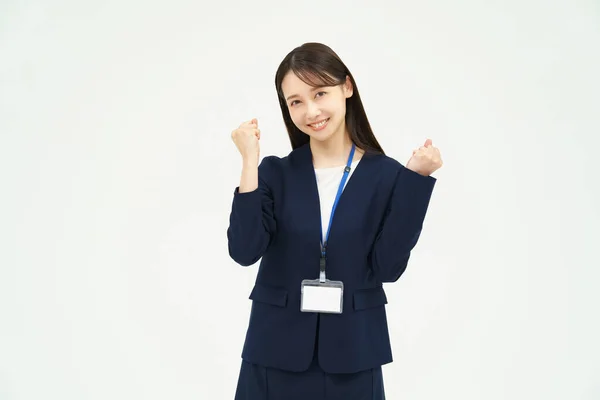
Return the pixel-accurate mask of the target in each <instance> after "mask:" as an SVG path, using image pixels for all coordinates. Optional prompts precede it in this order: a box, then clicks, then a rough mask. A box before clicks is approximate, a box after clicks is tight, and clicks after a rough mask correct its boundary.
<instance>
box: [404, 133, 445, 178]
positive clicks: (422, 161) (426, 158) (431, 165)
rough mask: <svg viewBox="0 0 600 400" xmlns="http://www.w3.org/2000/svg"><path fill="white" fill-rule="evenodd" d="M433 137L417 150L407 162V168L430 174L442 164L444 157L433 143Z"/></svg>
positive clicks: (425, 174)
mask: <svg viewBox="0 0 600 400" xmlns="http://www.w3.org/2000/svg"><path fill="white" fill-rule="evenodd" d="M431 143H432V142H431V139H427V140H426V141H425V144H424V145H423V146H421V147H419V148H418V149H416V150H415V151H413V155H412V157H411V158H410V160H408V163H406V168H408V169H410V170H411V171H414V172H416V173H418V174H421V175H424V176H429V175H431V174H432V173H434V172H435V171H437V170H438V169H439V168H440V167H441V166H442V164H443V163H442V157H441V155H440V151H439V150H438V149H437V147H434V146H433V145H432V144H431Z"/></svg>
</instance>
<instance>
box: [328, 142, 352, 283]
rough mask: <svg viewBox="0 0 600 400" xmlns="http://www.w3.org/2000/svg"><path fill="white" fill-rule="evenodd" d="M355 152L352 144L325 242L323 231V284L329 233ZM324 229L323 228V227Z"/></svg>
mask: <svg viewBox="0 0 600 400" xmlns="http://www.w3.org/2000/svg"><path fill="white" fill-rule="evenodd" d="M354 150H356V145H355V144H354V143H352V150H350V155H349V156H348V162H347V163H346V168H344V175H342V180H341V182H340V186H339V187H338V191H337V194H336V196H335V201H334V202H333V208H332V209H331V216H330V217H329V226H328V227H327V233H326V234H325V241H323V229H321V261H320V277H319V280H320V281H321V282H325V264H326V261H325V260H326V257H327V240H328V239H329V231H330V230H331V222H332V221H333V214H335V209H336V207H337V204H338V202H339V201H340V197H341V196H342V191H343V190H344V185H345V184H346V180H348V175H349V174H350V169H351V168H350V166H351V165H352V159H353V158H354ZM321 228H322V227H321Z"/></svg>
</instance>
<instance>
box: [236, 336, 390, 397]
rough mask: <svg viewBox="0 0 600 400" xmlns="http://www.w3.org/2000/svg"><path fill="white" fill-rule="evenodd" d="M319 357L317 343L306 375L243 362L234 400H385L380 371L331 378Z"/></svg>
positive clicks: (372, 370) (378, 368)
mask: <svg viewBox="0 0 600 400" xmlns="http://www.w3.org/2000/svg"><path fill="white" fill-rule="evenodd" d="M317 337H318V335H317ZM317 354H318V342H317V343H315V350H314V355H313V361H312V364H311V365H310V367H309V368H308V370H306V371H303V372H290V371H284V370H280V369H275V368H268V367H263V366H260V365H256V364H252V363H249V362H247V361H245V360H242V366H241V369H240V375H239V378H238V384H237V389H236V393H235V400H385V393H384V388H383V374H382V370H381V367H377V368H373V369H369V370H366V371H360V372H356V373H352V374H330V373H327V372H325V371H323V370H322V369H321V367H320V366H319V363H318V356H317Z"/></svg>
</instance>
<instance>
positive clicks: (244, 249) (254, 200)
mask: <svg viewBox="0 0 600 400" xmlns="http://www.w3.org/2000/svg"><path fill="white" fill-rule="evenodd" d="M273 162H274V159H273V158H272V157H265V158H264V159H263V160H262V162H261V163H260V166H259V168H258V188H257V189H256V190H254V191H252V192H246V193H240V192H239V186H238V187H236V188H235V191H234V193H233V204H232V206H231V214H230V216H229V228H228V229H227V239H228V247H229V255H230V256H231V258H232V259H233V260H234V261H235V262H237V263H238V264H240V265H242V266H249V265H252V264H254V263H256V262H257V261H258V260H259V259H260V258H261V257H262V256H263V254H264V253H265V251H266V250H267V248H268V246H269V243H270V242H271V239H272V238H273V237H274V236H275V232H276V223H275V216H274V211H273V194H272V191H271V188H270V186H269V182H272V179H273V174H274V172H275V171H274V170H273V169H274V168H273Z"/></svg>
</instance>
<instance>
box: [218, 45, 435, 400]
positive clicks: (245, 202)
mask: <svg viewBox="0 0 600 400" xmlns="http://www.w3.org/2000/svg"><path fill="white" fill-rule="evenodd" d="M275 87H276V89H277V94H278V96H279V103H280V106H281V112H282V114H283V119H284V122H285V125H286V128H287V131H288V134H289V138H290V141H291V144H292V149H293V150H292V152H291V153H290V154H289V155H288V156H286V157H282V158H279V157H275V156H268V157H265V158H264V159H263V160H262V162H260V164H259V140H260V130H259V128H258V121H257V120H256V119H253V120H251V121H248V122H245V123H243V124H242V125H240V127H239V128H237V129H235V130H234V131H233V132H232V139H233V141H234V143H235V145H236V146H237V148H238V150H239V151H240V153H241V155H242V158H243V169H242V174H241V181H240V185H239V187H237V188H236V189H235V191H234V197H233V204H232V210H231V215H230V226H229V228H228V230H227V237H228V240H229V254H230V256H231V257H232V258H233V259H234V260H235V261H236V262H237V263H239V264H240V265H243V266H248V265H252V264H254V263H256V262H257V261H258V260H259V259H261V262H260V266H259V269H258V275H257V278H256V284H255V286H254V288H253V290H252V292H251V294H250V299H252V311H251V315H250V322H249V326H248V331H247V334H246V340H245V343H244V349H243V352H242V366H241V370H240V375H239V380H238V386H237V391H236V397H235V398H236V400H247V399H249V400H259V399H260V400H263V399H264V400H266V399H282V400H294V399H303V400H305V399H306V400H319V399H345V400H347V399H365V400H366V399H369V400H370V399H384V398H385V395H384V387H383V377H382V371H381V366H382V365H383V364H387V363H389V362H391V361H392V354H391V346H390V340H389V334H388V326H387V319H386V318H387V317H386V311H385V304H387V298H386V295H385V292H384V290H383V286H382V283H383V282H395V281H397V280H398V278H400V276H401V275H402V273H403V272H404V270H405V269H406V266H407V263H408V259H409V256H410V252H411V250H412V249H413V247H414V246H415V245H416V243H417V240H418V238H419V235H420V233H421V228H422V224H423V220H424V218H425V214H426V211H427V207H428V205H429V200H430V197H431V193H432V191H433V187H434V185H435V178H433V177H431V176H430V175H431V173H433V172H434V171H435V170H437V169H438V168H440V167H441V165H442V161H441V158H440V153H439V150H438V149H437V148H435V147H434V146H433V145H432V143H431V140H427V141H426V142H425V144H424V146H421V147H420V148H418V149H416V150H415V151H413V155H412V157H411V158H410V160H409V161H408V162H407V164H406V167H405V166H403V165H402V164H400V163H399V162H397V161H395V160H393V159H392V158H390V157H387V156H386V155H385V154H384V152H383V150H382V148H381V146H380V145H379V143H378V142H377V140H376V139H375V136H374V134H373V132H372V130H371V127H370V125H369V121H368V119H367V116H366V114H365V111H364V108H363V105H362V102H361V100H360V96H359V94H358V89H357V87H356V82H355V81H354V78H353V76H352V74H351V73H350V71H349V70H348V68H346V66H345V65H344V63H343V62H342V61H341V60H340V58H339V57H338V56H337V55H336V53H335V52H333V51H332V50H331V49H330V48H329V47H327V46H325V45H323V44H319V43H306V44H304V45H302V46H300V47H298V48H296V49H294V50H293V51H291V52H290V53H289V54H288V55H287V56H286V57H285V58H284V60H283V61H282V62H281V64H280V66H279V69H278V70H277V73H276V77H275Z"/></svg>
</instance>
